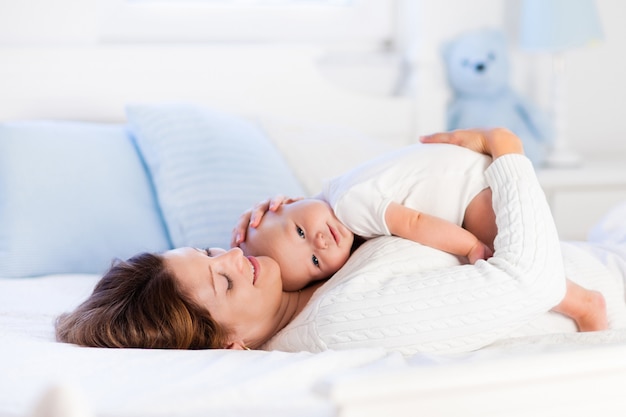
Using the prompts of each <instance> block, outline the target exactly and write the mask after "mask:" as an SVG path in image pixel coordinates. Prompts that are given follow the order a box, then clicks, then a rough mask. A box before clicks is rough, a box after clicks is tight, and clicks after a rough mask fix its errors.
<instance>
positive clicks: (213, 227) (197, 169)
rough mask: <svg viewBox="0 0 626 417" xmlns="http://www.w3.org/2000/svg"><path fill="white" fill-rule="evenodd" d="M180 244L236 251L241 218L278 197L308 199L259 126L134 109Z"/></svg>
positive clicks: (138, 135)
mask: <svg viewBox="0 0 626 417" xmlns="http://www.w3.org/2000/svg"><path fill="white" fill-rule="evenodd" d="M126 115H127V118H128V123H129V126H130V129H131V132H132V133H133V135H134V138H135V141H136V143H137V146H138V148H139V150H140V153H141V154H142V155H143V158H144V160H145V162H146V165H147V167H148V170H149V172H150V173H151V175H152V180H153V183H154V187H155V190H156V194H157V198H158V201H159V204H160V206H161V210H162V213H163V218H164V220H165V223H166V226H167V229H168V232H169V235H170V238H171V241H172V244H173V245H174V246H175V247H181V246H194V247H206V246H218V247H224V248H226V247H228V246H229V244H230V236H231V231H232V229H233V226H234V225H235V222H236V221H237V219H238V218H239V216H240V215H241V213H242V212H243V211H244V210H246V209H248V208H249V207H251V206H252V205H253V204H254V203H256V202H258V201H259V200H261V199H264V198H267V197H270V196H273V195H275V194H286V195H290V196H296V195H303V194H304V191H303V190H302V187H301V186H300V184H299V183H298V182H297V180H296V178H295V176H294V175H293V173H292V172H291V170H290V169H289V167H288V166H287V164H286V162H285V161H284V159H283V158H282V156H281V155H280V154H279V153H278V151H277V150H276V148H275V147H274V146H273V144H272V143H271V142H270V140H269V139H268V138H266V137H265V135H264V134H263V132H262V131H261V130H260V129H259V128H257V127H256V126H255V125H254V124H252V123H251V122H249V121H247V120H245V119H243V118H241V117H238V116H235V115H232V114H228V113H224V112H221V111H217V110H213V109H209V108H205V107H200V106H197V105H193V104H157V105H134V106H128V107H127V109H126Z"/></svg>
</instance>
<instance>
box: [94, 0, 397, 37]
mask: <svg viewBox="0 0 626 417" xmlns="http://www.w3.org/2000/svg"><path fill="white" fill-rule="evenodd" d="M393 3H394V0H100V1H99V7H100V9H99V17H100V39H101V40H103V41H105V42H205V41H218V42H219V41H228V42H238V41H242V42H243V41H246V42H249V41H261V42H265V41H288V42H329V43H330V42H363V41H365V42H372V41H375V42H376V41H384V40H387V39H389V38H390V37H391V36H392V34H393V33H392V32H393V21H392V20H393V7H394V6H393Z"/></svg>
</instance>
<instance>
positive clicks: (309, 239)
mask: <svg viewBox="0 0 626 417" xmlns="http://www.w3.org/2000/svg"><path fill="white" fill-rule="evenodd" d="M353 241H354V234H352V232H350V231H349V230H348V229H347V228H346V227H345V226H344V225H343V224H342V223H341V222H340V221H339V219H337V217H335V214H334V213H333V211H332V209H331V208H330V206H329V205H328V204H327V203H326V202H324V201H322V200H317V199H312V198H309V199H304V200H300V201H296V202H295V203H291V204H285V205H283V206H281V207H280V208H279V209H278V211H276V212H271V211H269V212H267V213H265V216H263V219H262V220H261V224H259V226H258V227H257V228H255V229H253V228H248V232H247V236H246V240H245V242H243V243H242V244H241V245H240V246H241V249H243V251H244V253H245V254H246V255H253V256H262V255H264V256H269V257H271V258H273V259H274V260H275V261H276V262H277V263H278V265H279V266H280V269H281V275H282V280H283V288H284V289H285V291H296V290H300V289H302V288H304V287H306V286H307V285H308V284H309V283H311V282H313V281H317V280H320V279H324V278H328V277H330V276H331V275H332V274H334V273H335V272H337V271H338V270H339V268H341V267H342V266H343V264H345V263H346V261H347V260H348V257H349V256H350V249H351V248H352V242H353Z"/></svg>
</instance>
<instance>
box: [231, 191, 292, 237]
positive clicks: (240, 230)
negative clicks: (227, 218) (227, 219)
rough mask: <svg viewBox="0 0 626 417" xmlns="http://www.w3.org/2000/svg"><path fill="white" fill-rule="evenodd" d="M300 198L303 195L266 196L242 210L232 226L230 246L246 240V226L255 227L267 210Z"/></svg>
mask: <svg viewBox="0 0 626 417" xmlns="http://www.w3.org/2000/svg"><path fill="white" fill-rule="evenodd" d="M302 198H303V197H295V198H291V197H285V196H284V195H277V196H274V197H272V198H268V199H267V200H263V201H261V202H259V203H257V204H256V205H254V206H253V207H252V208H250V209H248V210H246V211H244V212H243V213H242V214H241V216H239V220H238V221H237V224H236V225H235V227H234V228H233V233H232V235H231V240H230V246H231V247H233V248H234V247H235V246H239V244H240V243H241V242H243V241H244V240H246V233H247V231H248V227H257V226H258V225H259V223H261V219H262V218H263V216H264V215H265V213H267V212H268V211H276V210H278V208H279V207H280V206H282V205H283V204H290V203H293V202H296V201H298V200H302Z"/></svg>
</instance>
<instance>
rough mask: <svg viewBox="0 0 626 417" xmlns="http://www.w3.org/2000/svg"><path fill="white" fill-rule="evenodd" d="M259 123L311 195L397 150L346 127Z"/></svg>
mask: <svg viewBox="0 0 626 417" xmlns="http://www.w3.org/2000/svg"><path fill="white" fill-rule="evenodd" d="M258 122H259V124H260V125H261V126H262V128H263V129H264V130H265V132H266V134H267V136H268V137H269V138H270V139H271V140H272V142H273V143H274V144H275V145H276V147H277V148H278V149H279V150H280V152H281V153H282V155H283V156H284V157H285V159H286V160H287V163H288V164H289V166H290V167H291V169H292V170H293V171H294V172H295V174H296V176H297V178H298V180H299V181H300V183H301V184H302V185H303V187H304V188H305V190H306V193H307V195H309V196H313V195H315V194H317V193H319V192H320V191H322V185H323V184H324V181H326V180H327V179H329V178H332V177H335V176H337V175H340V174H343V173H344V172H346V171H348V170H350V169H352V168H354V167H356V166H357V165H359V164H361V163H362V162H365V161H367V160H370V159H373V158H375V157H377V156H379V155H381V154H383V153H386V152H388V151H390V150H392V149H394V146H393V145H391V144H389V143H385V142H383V141H381V140H378V139H375V138H372V137H369V136H367V135H364V134H362V133H359V132H357V131H355V130H352V129H349V128H346V127H340V126H331V125H322V124H312V123H303V122H299V121H297V120H287V119H280V118H270V117H264V118H259V119H258Z"/></svg>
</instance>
